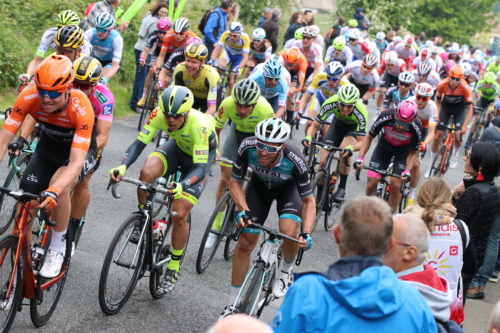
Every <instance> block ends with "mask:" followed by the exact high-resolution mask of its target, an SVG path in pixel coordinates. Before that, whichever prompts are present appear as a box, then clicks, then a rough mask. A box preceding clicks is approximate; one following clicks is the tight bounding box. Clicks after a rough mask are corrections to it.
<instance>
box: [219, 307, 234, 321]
mask: <svg viewBox="0 0 500 333" xmlns="http://www.w3.org/2000/svg"><path fill="white" fill-rule="evenodd" d="M235 313H237V311H236V308H235V307H234V305H228V306H226V307H225V308H224V311H222V313H221V314H220V317H219V320H222V319H224V318H226V317H227V316H230V315H232V314H235Z"/></svg>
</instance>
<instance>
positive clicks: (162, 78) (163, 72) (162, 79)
mask: <svg viewBox="0 0 500 333" xmlns="http://www.w3.org/2000/svg"><path fill="white" fill-rule="evenodd" d="M168 72H169V71H168V70H167V69H166V68H165V67H163V68H162V69H161V71H160V74H159V75H158V81H160V82H161V83H162V85H163V87H164V86H165V81H166V80H167V76H168Z"/></svg>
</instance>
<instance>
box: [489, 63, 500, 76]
mask: <svg viewBox="0 0 500 333" xmlns="http://www.w3.org/2000/svg"><path fill="white" fill-rule="evenodd" d="M499 71H500V62H499V63H497V62H496V61H492V62H490V64H489V65H488V67H486V72H493V73H494V74H495V75H496V74H497V73H498V72H499Z"/></svg>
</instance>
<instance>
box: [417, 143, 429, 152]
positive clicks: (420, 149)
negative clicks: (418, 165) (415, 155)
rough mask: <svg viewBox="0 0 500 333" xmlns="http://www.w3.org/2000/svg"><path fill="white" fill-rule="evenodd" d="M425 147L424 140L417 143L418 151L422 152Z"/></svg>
mask: <svg viewBox="0 0 500 333" xmlns="http://www.w3.org/2000/svg"><path fill="white" fill-rule="evenodd" d="M426 149H427V143H425V142H423V141H422V142H420V143H419V145H418V151H419V152H421V153H423V152H424V151H425V150H426Z"/></svg>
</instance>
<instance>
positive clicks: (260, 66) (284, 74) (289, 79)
mask: <svg viewBox="0 0 500 333" xmlns="http://www.w3.org/2000/svg"><path fill="white" fill-rule="evenodd" d="M264 66H265V63H260V64H258V65H256V66H255V67H254V68H253V70H252V71H251V72H250V75H252V74H253V73H257V72H259V71H263V70H264ZM306 66H307V65H306ZM296 72H297V71H293V73H295V77H297V74H296ZM304 73H305V70H304ZM304 76H305V75H304ZM281 77H282V78H284V79H285V81H286V83H287V84H288V86H290V82H292V76H291V74H290V72H289V71H287V70H286V68H285V67H282V68H281ZM295 82H297V79H296V80H295Z"/></svg>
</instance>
